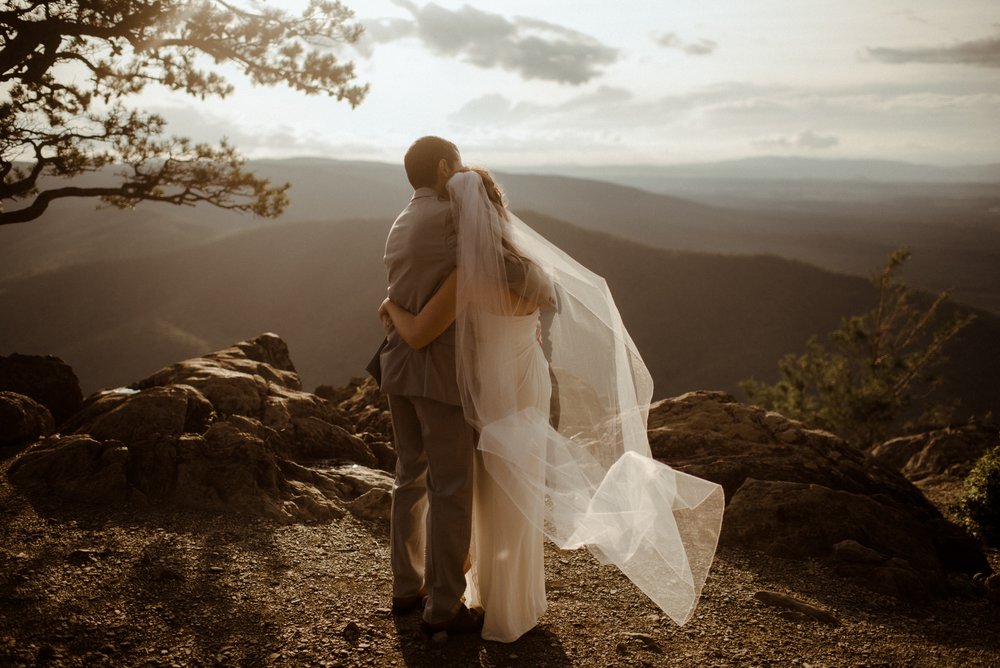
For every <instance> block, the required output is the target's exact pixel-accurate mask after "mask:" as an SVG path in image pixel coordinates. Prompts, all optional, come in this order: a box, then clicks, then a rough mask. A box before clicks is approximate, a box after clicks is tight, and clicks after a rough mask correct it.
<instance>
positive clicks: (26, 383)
mask: <svg viewBox="0 0 1000 668" xmlns="http://www.w3.org/2000/svg"><path fill="white" fill-rule="evenodd" d="M0 390H6V391H8V392H17V393H18V394H23V395H25V396H27V397H31V398H32V399H34V400H35V401H37V402H38V403H40V404H41V405H43V406H45V407H46V408H47V409H49V412H50V413H51V414H52V419H53V420H54V421H55V424H56V426H58V425H60V424H62V422H63V421H64V420H66V419H67V418H68V417H69V416H70V415H72V414H73V413H75V412H76V410H77V409H78V408H79V407H80V403H81V402H82V401H83V393H82V392H81V391H80V381H79V380H78V379H77V377H76V374H75V373H73V369H72V368H70V366H69V365H68V364H66V363H65V362H63V361H62V360H61V359H59V358H58V357H53V356H51V355H46V356H41V355H21V354H18V353H14V354H13V355H10V356H8V357H4V356H2V355H0Z"/></svg>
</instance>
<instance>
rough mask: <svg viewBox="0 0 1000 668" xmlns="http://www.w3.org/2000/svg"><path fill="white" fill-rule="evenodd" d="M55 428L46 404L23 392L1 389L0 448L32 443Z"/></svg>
mask: <svg viewBox="0 0 1000 668" xmlns="http://www.w3.org/2000/svg"><path fill="white" fill-rule="evenodd" d="M54 429H55V425H54V423H53V420H52V414H51V413H49V409H47V408H46V407H45V406H43V405H41V404H40V403H38V402H37V401H35V400H34V399H32V398H31V397H27V396H25V395H23V394H18V393H17V392H4V391H0V448H2V447H5V446H9V445H24V444H26V443H32V442H34V441H37V440H38V439H39V438H41V437H43V436H48V435H49V434H51V433H52V431H53V430H54Z"/></svg>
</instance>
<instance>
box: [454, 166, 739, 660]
mask: <svg viewBox="0 0 1000 668" xmlns="http://www.w3.org/2000/svg"><path fill="white" fill-rule="evenodd" d="M448 187H449V191H450V194H451V197H452V201H453V207H454V209H455V212H456V214H457V240H456V243H457V247H456V251H457V265H458V281H457V297H456V320H455V327H456V359H457V367H458V384H459V389H460V392H461V395H462V405H463V409H464V411H465V415H466V419H467V420H468V421H469V423H470V424H472V425H473V427H475V429H476V430H477V431H478V432H479V441H478V445H477V449H478V455H477V469H476V474H477V479H476V492H475V509H474V519H473V548H472V555H471V557H472V568H471V570H470V572H469V574H468V577H467V580H468V585H469V586H468V590H467V592H466V593H467V599H468V602H469V603H470V604H473V605H475V604H479V605H481V606H482V607H483V609H484V611H485V613H486V614H485V626H484V630H483V637H484V638H487V639H493V640H501V641H505V642H510V641H513V640H516V639H517V638H518V637H519V636H520V635H521V634H523V633H524V632H526V631H528V630H529V629H531V628H532V627H533V626H534V625H535V623H536V622H537V620H538V617H539V616H541V614H542V613H543V612H544V611H545V606H546V603H545V585H544V566H543V556H542V540H543V536H544V537H547V538H549V539H550V540H552V541H553V542H554V543H555V544H556V545H558V546H559V547H561V548H564V549H575V548H578V547H587V548H588V549H590V551H591V552H592V553H593V554H594V555H595V556H596V557H597V558H598V559H599V560H601V561H602V562H603V563H612V564H615V565H616V566H617V567H618V568H619V569H621V571H622V572H623V573H624V574H625V575H626V576H628V577H629V579H631V580H632V582H634V583H635V584H636V585H637V586H638V587H639V589H641V590H642V591H643V593H645V594H646V595H647V596H648V597H649V598H650V599H652V600H653V602H654V603H656V605H657V606H659V607H660V608H661V609H662V610H663V611H664V613H665V614H667V615H668V616H669V617H671V618H672V619H673V620H674V621H675V622H677V623H679V624H683V623H684V622H685V621H687V620H688V619H689V618H690V617H691V615H692V614H693V612H694V608H695V606H696V604H697V601H698V597H699V595H700V593H701V589H702V586H703V585H704V583H705V579H706V577H707V575H708V570H709V567H710V565H711V562H712V558H713V556H714V554H715V548H716V544H717V542H718V536H719V531H720V528H721V523H722V512H723V507H724V498H723V493H722V488H721V487H720V486H719V485H717V484H715V483H712V482H709V481H706V480H702V479H699V478H695V477H693V476H690V475H687V474H684V473H682V472H680V471H675V470H674V469H672V468H670V467H669V466H667V465H665V464H663V463H661V462H659V461H657V460H655V459H653V458H652V456H651V454H650V449H649V442H648V440H647V435H646V419H647V416H648V410H649V403H650V400H651V398H652V391H653V386H652V379H651V377H650V375H649V372H648V371H647V369H646V367H645V365H644V364H643V362H642V358H641V357H640V356H639V353H638V351H637V350H636V348H635V344H634V343H633V341H632V339H631V337H630V336H629V334H628V332H627V331H626V330H625V327H624V325H623V324H622V321H621V316H620V315H619V313H618V309H617V308H616V306H615V304H614V300H613V299H612V297H611V293H610V291H609V290H608V288H607V285H606V283H605V282H604V279H602V278H601V277H600V276H597V275H596V274H594V273H593V272H590V271H589V270H587V269H586V268H585V267H583V266H582V265H580V264H578V263H577V262H575V261H574V260H573V259H572V258H570V257H569V256H568V255H566V254H565V253H563V252H562V251H560V250H559V249H558V248H556V247H555V246H553V245H552V244H551V243H549V242H548V241H546V240H545V239H543V238H542V237H541V236H539V235H538V234H536V233H535V232H534V231H532V230H531V229H530V228H529V227H527V226H526V225H524V223H523V222H521V221H520V220H519V219H518V218H517V217H516V216H513V215H509V218H508V219H504V218H503V217H502V216H500V215H499V214H498V213H497V210H496V209H495V208H493V206H492V205H491V204H490V202H489V200H488V198H487V196H486V192H485V190H484V188H483V183H482V180H481V178H480V176H479V175H478V174H476V173H475V172H463V173H459V174H456V175H455V176H454V177H452V179H451V180H450V181H449V184H448ZM512 292H513V293H516V294H517V295H520V296H521V297H523V298H524V299H527V300H528V301H529V302H533V303H538V304H547V305H549V306H551V308H545V309H543V310H542V312H541V313H540V314H539V313H538V312H536V313H535V314H533V315H531V316H510V315H500V314H507V313H512V312H514V311H513V310H512V308H511V307H512V304H511V299H512V297H511V294H512ZM538 334H540V337H539V336H538ZM539 339H540V340H541V343H540V342H539Z"/></svg>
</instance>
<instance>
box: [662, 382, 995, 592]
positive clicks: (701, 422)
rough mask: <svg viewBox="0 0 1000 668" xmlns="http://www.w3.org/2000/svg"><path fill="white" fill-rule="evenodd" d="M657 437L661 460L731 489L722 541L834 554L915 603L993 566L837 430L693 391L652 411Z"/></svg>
mask: <svg viewBox="0 0 1000 668" xmlns="http://www.w3.org/2000/svg"><path fill="white" fill-rule="evenodd" d="M649 436H650V445H651V447H652V450H653V455H654V456H655V457H657V458H659V459H662V460H663V461H665V462H666V463H668V464H670V465H671V466H673V467H675V468H677V469H678V470H682V471H685V472H687V473H690V474H692V475H696V476H699V477H702V478H707V479H709V480H713V481H715V482H717V483H719V484H721V485H722V486H723V488H724V489H725V492H726V498H727V509H726V515H725V519H724V521H723V531H722V536H721V539H720V540H721V542H722V543H723V544H729V545H738V546H743V547H750V548H753V549H759V550H762V551H765V552H768V553H770V554H774V555H777V556H782V557H788V558H818V559H824V560H828V561H829V562H830V563H831V564H833V565H834V566H835V568H836V569H837V570H838V572H841V573H843V574H844V575H847V576H849V577H852V578H854V579H856V580H859V581H860V582H861V583H862V584H865V585H867V586H869V587H870V588H872V589H875V590H878V591H882V592H886V593H890V594H893V595H896V596H900V597H906V598H924V597H933V596H937V595H940V594H943V593H946V592H947V591H949V589H948V573H949V572H959V573H966V574H969V575H971V574H975V573H989V572H990V567H989V564H988V562H987V561H986V558H985V557H984V556H983V554H982V552H981V550H980V549H979V548H978V546H977V545H976V543H975V542H974V541H973V540H972V539H970V538H969V537H968V536H967V535H966V534H965V533H964V532H963V531H962V530H961V529H959V528H958V527H956V526H955V525H953V524H951V523H949V522H948V521H947V520H945V519H944V517H942V515H941V513H940V512H939V511H938V510H937V509H936V508H935V507H934V506H933V505H932V504H931V503H930V502H928V501H927V499H926V498H925V497H924V496H923V494H922V493H921V492H920V490H918V489H917V488H916V487H914V486H913V485H912V484H911V483H910V482H909V481H908V480H906V478H904V477H903V476H902V475H901V474H900V473H899V472H898V471H895V470H893V469H892V468H891V467H888V466H885V465H884V464H882V463H880V462H879V461H878V460H876V459H875V458H873V457H872V456H870V455H868V454H866V453H864V452H862V451H860V450H858V449H856V448H853V447H851V446H850V445H848V444H846V443H845V442H844V441H843V440H841V439H839V438H837V437H836V436H834V435H833V434H830V433H828V432H824V431H817V430H812V429H808V428H806V427H805V426H804V425H802V424H801V423H800V422H797V421H795V420H789V419H787V418H785V417H783V416H781V415H779V414H777V413H773V412H768V411H765V410H764V409H762V408H759V407H756V406H750V405H747V404H742V403H739V402H737V401H736V400H735V399H734V398H733V397H731V396H730V395H728V394H726V393H723V392H692V393H689V394H685V395H683V396H680V397H676V398H672V399H665V400H663V401H660V402H658V403H656V404H654V405H653V406H652V408H651V410H650V416H649ZM845 541H849V542H847V543H845ZM854 544H856V545H857V546H858V547H859V550H855V551H853V552H852V551H851V550H848V549H845V545H854ZM838 545H839V546H840V547H839V548H838V547H837V546H838ZM859 553H863V554H865V555H867V557H868V560H867V561H865V560H864V559H862V560H859V559H858V558H857V554H859Z"/></svg>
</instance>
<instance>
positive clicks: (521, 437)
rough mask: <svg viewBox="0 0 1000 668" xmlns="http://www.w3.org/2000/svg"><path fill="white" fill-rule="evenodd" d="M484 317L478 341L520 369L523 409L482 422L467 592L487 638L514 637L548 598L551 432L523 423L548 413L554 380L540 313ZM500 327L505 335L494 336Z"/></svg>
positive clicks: (517, 374)
mask: <svg viewBox="0 0 1000 668" xmlns="http://www.w3.org/2000/svg"><path fill="white" fill-rule="evenodd" d="M483 324H485V325H486V327H485V328H484V330H483V332H482V334H481V337H480V338H479V339H477V343H478V344H480V345H486V346H490V347H491V349H492V350H494V351H495V352H496V353H497V355H496V357H495V360H496V361H497V362H498V363H506V364H509V365H510V366H511V367H512V368H513V369H514V370H515V374H514V377H515V379H516V381H517V387H516V389H515V395H516V397H517V405H516V408H517V412H515V413H513V414H512V415H511V416H509V419H505V420H498V421H495V422H491V423H489V424H486V425H484V426H483V430H482V431H481V432H480V434H479V441H478V447H477V452H476V460H475V461H476V472H475V473H476V482H475V491H474V497H473V515H472V547H471V554H472V568H471V570H470V571H469V573H468V575H467V578H466V579H467V581H468V590H467V591H466V599H467V603H468V604H469V605H471V606H479V607H482V608H483V610H484V611H485V612H486V616H485V623H484V625H483V631H482V637H483V638H484V639H486V640H499V641H501V642H512V641H514V640H517V639H518V638H519V637H521V636H522V635H523V634H524V633H526V632H527V631H529V630H531V628H532V627H534V626H535V624H536V623H537V622H538V618H539V617H541V615H542V613H544V612H545V606H546V602H545V570H544V562H543V552H542V531H541V529H540V528H539V527H540V526H541V524H542V521H543V518H544V499H543V498H542V496H541V495H538V494H537V489H538V488H539V486H541V485H543V484H544V476H545V467H544V459H545V458H544V452H545V447H546V435H545V431H544V430H533V429H530V428H528V429H525V425H531V424H534V423H535V422H537V421H538V420H547V419H548V414H549V397H550V395H551V384H550V382H549V371H548V362H546V360H545V355H544V353H543V352H542V348H541V346H540V345H539V344H538V342H537V341H536V338H535V332H536V331H537V328H538V324H539V315H538V313H535V314H533V315H527V316H496V315H491V316H486V317H484V319H483ZM497 332H503V333H504V335H502V336H499V337H496V339H495V340H494V337H492V336H491V334H493V333H497ZM507 333H510V334H513V336H506V334H507ZM511 492H513V497H512V496H511Z"/></svg>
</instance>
